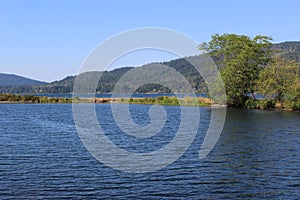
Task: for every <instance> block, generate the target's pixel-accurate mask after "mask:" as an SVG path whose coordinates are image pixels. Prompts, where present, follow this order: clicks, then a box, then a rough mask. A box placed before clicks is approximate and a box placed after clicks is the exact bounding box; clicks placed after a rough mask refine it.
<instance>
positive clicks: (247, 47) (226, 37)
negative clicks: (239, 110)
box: [199, 34, 272, 106]
mask: <svg viewBox="0 0 300 200" xmlns="http://www.w3.org/2000/svg"><path fill="white" fill-rule="evenodd" d="M271 41H272V38H271V37H268V36H261V35H258V36H255V37H253V38H250V37H248V36H245V35H236V34H223V35H219V34H215V35H213V36H212V38H211V41H210V42H208V43H202V44H200V47H199V48H200V49H201V50H204V51H206V52H208V53H209V54H210V55H211V56H212V57H213V58H214V59H215V60H216V64H217V65H218V66H219V68H220V71H221V75H222V78H223V81H224V83H225V88H226V93H227V101H228V103H229V104H231V105H234V106H244V104H245V101H246V99H247V96H248V95H249V94H252V96H253V98H254V93H255V92H256V84H257V80H258V77H259V71H260V69H262V68H263V67H264V66H266V65H267V63H268V62H269V60H270V55H271V45H272V44H271Z"/></svg>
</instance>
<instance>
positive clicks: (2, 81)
mask: <svg viewBox="0 0 300 200" xmlns="http://www.w3.org/2000/svg"><path fill="white" fill-rule="evenodd" d="M45 83H46V82H41V81H37V80H33V79H29V78H25V77H22V76H17V75H14V74H4V73H0V86H25V85H40V84H45Z"/></svg>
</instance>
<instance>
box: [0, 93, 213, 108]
mask: <svg viewBox="0 0 300 200" xmlns="http://www.w3.org/2000/svg"><path fill="white" fill-rule="evenodd" d="M0 103H126V104H159V105H172V106H179V105H183V106H211V105H212V101H211V100H210V99H209V98H203V97H199V98H192V97H184V98H177V97H175V96H171V97H168V96H161V97H156V98H77V97H76V98H63V97H59V98H56V97H45V96H34V95H17V94H0Z"/></svg>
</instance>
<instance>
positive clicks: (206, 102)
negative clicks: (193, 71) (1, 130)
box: [0, 94, 300, 112]
mask: <svg viewBox="0 0 300 200" xmlns="http://www.w3.org/2000/svg"><path fill="white" fill-rule="evenodd" d="M1 103H2V104H4V103H5V104H9V103H97V104H100V103H122V104H123V103H124V104H158V105H168V106H200V107H206V106H215V104H214V103H213V101H212V100H211V99H209V98H204V97H197V98H193V97H184V98H177V97H175V96H159V97H156V98H78V97H76V98H63V97H59V98H56V97H45V96H34V95H17V94H0V104H1ZM216 106H219V105H216ZM245 108H246V109H260V110H286V111H298V112H299V111H300V102H299V101H298V102H290V101H284V102H276V101H275V100H273V99H261V100H253V99H249V100H247V101H246V107H245Z"/></svg>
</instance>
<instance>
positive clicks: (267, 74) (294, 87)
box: [258, 57, 300, 106]
mask: <svg viewBox="0 0 300 200" xmlns="http://www.w3.org/2000/svg"><path fill="white" fill-rule="evenodd" d="M258 90H259V92H260V93H261V94H263V95H265V96H271V97H274V98H275V100H277V101H279V102H280V103H281V106H283V101H284V100H285V99H287V100H291V101H297V100H299V99H300V64H299V63H297V62H294V61H290V60H286V59H282V58H280V57H275V58H274V59H273V61H272V62H271V63H270V65H268V66H267V67H266V68H264V69H263V70H262V71H261V73H260V77H259V82H258Z"/></svg>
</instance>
